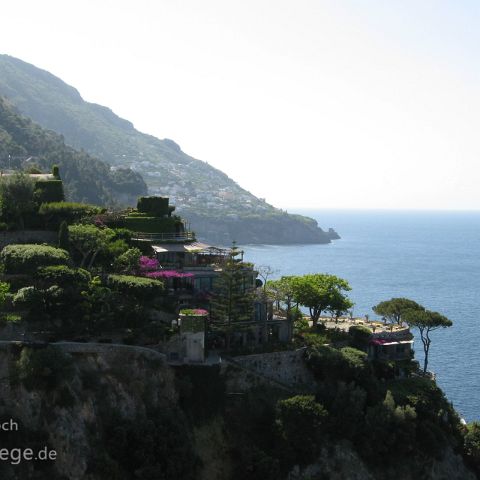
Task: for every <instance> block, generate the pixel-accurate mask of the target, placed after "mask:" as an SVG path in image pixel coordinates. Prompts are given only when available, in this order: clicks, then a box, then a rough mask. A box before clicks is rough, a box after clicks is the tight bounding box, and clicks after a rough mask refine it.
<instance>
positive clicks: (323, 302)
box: [292, 273, 351, 326]
mask: <svg viewBox="0 0 480 480" xmlns="http://www.w3.org/2000/svg"><path fill="white" fill-rule="evenodd" d="M292 288H293V298H294V300H295V301H296V302H298V303H299V304H300V305H303V306H305V307H307V308H308V309H309V311H310V318H311V319H312V322H313V326H317V324H318V319H319V318H320V316H321V314H322V312H323V311H326V310H329V309H332V308H337V309H341V308H342V307H344V306H346V305H347V304H349V305H350V303H351V302H349V300H348V298H347V297H346V295H345V294H344V292H346V291H349V290H351V288H350V285H349V284H348V282H347V281H346V280H343V279H342V278H339V277H336V276H335V275H329V274H326V273H315V274H309V275H303V276H301V277H294V279H293V281H292ZM350 306H351V305H350ZM348 308H350V307H348ZM348 308H346V310H347V309H348Z"/></svg>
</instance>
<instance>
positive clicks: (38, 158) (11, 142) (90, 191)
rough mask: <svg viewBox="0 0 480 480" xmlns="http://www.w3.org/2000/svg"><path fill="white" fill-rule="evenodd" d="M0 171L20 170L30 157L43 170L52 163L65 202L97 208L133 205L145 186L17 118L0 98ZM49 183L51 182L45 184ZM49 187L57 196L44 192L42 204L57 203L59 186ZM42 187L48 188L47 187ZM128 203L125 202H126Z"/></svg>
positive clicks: (124, 171)
mask: <svg viewBox="0 0 480 480" xmlns="http://www.w3.org/2000/svg"><path fill="white" fill-rule="evenodd" d="M0 140H1V141H0V168H3V169H6V168H15V169H23V168H24V167H26V166H28V162H27V159H30V158H33V159H34V162H35V164H36V165H38V166H39V167H40V169H41V170H43V171H50V169H51V167H52V164H56V165H58V166H59V168H60V172H61V175H62V179H63V182H64V187H65V195H66V197H67V199H69V200H73V201H82V202H87V203H94V204H99V205H107V204H125V203H131V202H133V198H134V197H136V196H137V195H142V194H145V193H146V190H147V189H146V185H145V183H144V181H143V179H142V178H141V177H140V175H139V174H137V173H135V172H133V171H131V170H128V169H118V170H116V171H115V172H112V171H111V170H110V167H109V166H108V165H107V164H105V163H103V162H101V161H100V160H96V159H94V158H92V157H91V156H89V155H88V154H86V153H85V152H83V151H81V152H79V151H76V150H74V149H73V148H71V147H68V146H66V145H65V143H64V141H63V138H62V137H61V136H60V135H58V134H56V133H54V132H52V131H49V130H44V129H42V128H41V127H39V126H38V125H36V124H34V123H33V122H32V121H30V120H29V119H27V118H25V117H22V116H21V115H19V114H18V113H17V112H16V111H15V109H14V108H13V107H12V105H10V104H9V103H8V102H7V101H6V100H4V99H3V98H1V97H0ZM48 183H49V184H50V182H48ZM55 185H56V186H55V187H54V186H53V184H52V189H53V188H56V189H57V193H56V194H55V198H53V199H52V197H51V194H53V193H54V192H53V191H52V192H50V191H46V190H45V191H43V188H42V191H43V194H44V195H46V198H44V200H43V201H47V202H48V201H58V200H59V198H58V195H59V188H60V187H59V184H58V183H57V184H55ZM42 187H45V188H50V187H49V186H48V185H46V184H45V185H42ZM126 199H127V200H128V201H127V202H125V200H126Z"/></svg>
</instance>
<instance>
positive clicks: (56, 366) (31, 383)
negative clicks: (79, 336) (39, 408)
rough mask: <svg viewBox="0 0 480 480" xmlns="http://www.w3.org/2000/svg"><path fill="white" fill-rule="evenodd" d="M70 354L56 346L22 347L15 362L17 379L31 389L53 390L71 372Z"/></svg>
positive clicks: (68, 376)
mask: <svg viewBox="0 0 480 480" xmlns="http://www.w3.org/2000/svg"><path fill="white" fill-rule="evenodd" d="M72 366H73V361H72V358H71V357H70V355H68V354H65V353H63V352H62V351H61V350H59V349H58V348H56V347H52V346H48V347H46V348H41V349H33V348H23V349H22V352H21V354H20V358H19V359H18V361H17V363H16V366H15V367H16V374H17V376H18V379H19V380H20V381H21V382H23V383H24V385H25V386H26V387H27V388H28V389H31V390H34V389H42V390H53V389H54V388H58V386H59V385H60V384H62V383H64V382H67V381H68V380H69V378H70V377H71V375H72V373H73V369H72Z"/></svg>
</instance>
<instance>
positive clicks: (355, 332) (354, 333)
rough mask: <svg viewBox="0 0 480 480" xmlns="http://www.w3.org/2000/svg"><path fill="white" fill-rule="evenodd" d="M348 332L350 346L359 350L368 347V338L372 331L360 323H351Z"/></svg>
mask: <svg viewBox="0 0 480 480" xmlns="http://www.w3.org/2000/svg"><path fill="white" fill-rule="evenodd" d="M348 334H349V335H350V337H351V340H350V343H351V344H352V347H355V348H358V349H360V350H365V349H366V348H367V347H368V344H369V342H370V338H371V337H372V332H371V331H370V330H369V329H368V328H367V327H363V326H362V325H352V326H351V327H350V328H349V329H348Z"/></svg>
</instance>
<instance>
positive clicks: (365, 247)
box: [242, 210, 480, 421]
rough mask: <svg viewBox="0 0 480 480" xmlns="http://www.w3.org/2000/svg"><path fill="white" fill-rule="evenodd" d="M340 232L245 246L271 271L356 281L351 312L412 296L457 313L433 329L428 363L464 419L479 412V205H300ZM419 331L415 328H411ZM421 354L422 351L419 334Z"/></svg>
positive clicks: (254, 259)
mask: <svg viewBox="0 0 480 480" xmlns="http://www.w3.org/2000/svg"><path fill="white" fill-rule="evenodd" d="M299 213H304V214H307V215H309V216H311V217H313V218H315V219H316V220H318V223H319V225H321V226H322V227H323V228H324V229H325V228H328V227H333V228H335V229H336V230H337V231H338V233H339V234H340V236H341V237H342V238H341V240H336V241H334V242H333V243H332V244H329V245H290V246H271V245H261V246H258V245H254V246H252V245H250V246H248V245H247V246H242V249H243V250H244V251H245V260H246V261H251V262H254V263H255V264H256V265H270V266H271V267H272V268H274V269H275V270H276V274H275V275H274V276H272V278H274V277H280V276H281V275H293V274H304V273H314V272H325V273H331V274H335V275H338V276H340V277H342V278H345V279H347V280H348V281H349V282H350V285H351V286H352V291H351V292H350V297H351V298H352V300H353V301H354V302H355V307H354V314H355V315H356V316H363V315H365V314H369V315H370V317H371V318H372V317H374V314H373V312H372V310H371V308H372V306H373V305H376V304H377V303H378V302H380V301H382V300H388V299H389V298H391V297H407V298H411V299H413V300H416V301H418V302H419V303H421V304H423V305H424V306H425V307H427V308H428V309H430V310H436V311H438V312H440V313H442V314H444V315H446V316H448V317H449V318H450V319H451V320H452V321H453V327H451V328H447V329H440V330H438V331H435V332H433V334H432V339H433V341H432V345H431V348H430V358H429V370H432V371H434V372H435V373H436V374H437V382H438V384H439V385H440V386H441V387H442V389H443V390H444V392H445V393H446V395H447V397H448V398H449V400H450V401H451V402H452V403H453V404H454V406H455V408H456V409H457V411H458V412H459V413H460V414H461V415H462V416H463V417H464V418H465V419H466V420H467V421H472V420H480V355H479V345H480V305H479V300H480V212H398V211H395V212H394V211H368V212H367V211H332V210H329V211H303V212H299ZM414 333H415V332H414ZM415 351H416V357H417V358H418V359H419V360H422V359H423V355H422V353H423V350H422V345H421V342H420V339H419V338H418V339H416V342H415Z"/></svg>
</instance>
